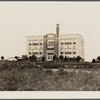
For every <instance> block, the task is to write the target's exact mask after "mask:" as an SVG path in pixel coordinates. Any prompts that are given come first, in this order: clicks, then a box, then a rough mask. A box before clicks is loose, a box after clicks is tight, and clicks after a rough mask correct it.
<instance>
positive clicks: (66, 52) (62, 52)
mask: <svg viewBox="0 0 100 100" xmlns="http://www.w3.org/2000/svg"><path fill="white" fill-rule="evenodd" d="M61 54H64V52H61ZM65 54H72V52H65ZM73 54H76V52H73Z"/></svg>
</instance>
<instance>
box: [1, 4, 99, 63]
mask: <svg viewBox="0 0 100 100" xmlns="http://www.w3.org/2000/svg"><path fill="white" fill-rule="evenodd" d="M57 23H59V24H60V34H77V33H78V34H81V35H82V36H83V37H84V39H85V59H86V60H87V61H91V60H92V59H93V58H96V57H97V56H100V2H0V56H4V57H5V58H8V57H14V56H21V55H24V54H26V36H32V35H40V34H41V35H45V34H48V33H55V32H56V24H57Z"/></svg>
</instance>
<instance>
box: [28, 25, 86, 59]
mask: <svg viewBox="0 0 100 100" xmlns="http://www.w3.org/2000/svg"><path fill="white" fill-rule="evenodd" d="M26 53H27V56H28V57H29V56H32V55H33V54H34V55H36V56H37V58H41V57H42V56H45V58H46V60H48V61H51V60H52V59H53V55H56V56H57V57H59V56H60V55H63V56H64V57H65V56H66V57H69V58H76V57H77V56H80V57H81V58H83V59H84V39H83V37H82V36H81V35H80V34H62V35H59V24H57V27H56V34H54V33H49V34H46V35H44V36H27V40H26Z"/></svg>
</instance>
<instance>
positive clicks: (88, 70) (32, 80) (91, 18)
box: [0, 1, 100, 91]
mask: <svg viewBox="0 0 100 100" xmlns="http://www.w3.org/2000/svg"><path fill="white" fill-rule="evenodd" d="M0 91H100V2H64V1H63V2H50V1H49V2H47V1H44V2H42V1H40V2H36V1H31V2H28V1H27V2H26V1H24V2H23V1H21V2H20V1H14V2H12V1H9V2H7V1H5V2H3V1H2V2H0Z"/></svg>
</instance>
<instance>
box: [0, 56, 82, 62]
mask: <svg viewBox="0 0 100 100" xmlns="http://www.w3.org/2000/svg"><path fill="white" fill-rule="evenodd" d="M14 58H15V59H16V60H17V61H20V60H24V61H27V60H30V61H34V62H36V61H37V56H36V55H34V54H33V55H32V56H29V57H28V56H27V55H22V58H21V59H20V58H19V57H18V56H15V57H14ZM81 59H82V58H81V57H80V56H77V57H76V58H73V59H72V58H68V57H66V56H65V57H64V56H63V55H60V56H59V58H58V57H57V56H56V55H54V56H53V59H52V61H65V62H68V61H77V62H79V61H80V60H81ZM1 60H4V56H1ZM45 60H46V58H45V57H44V56H42V57H41V61H43V62H44V61H45Z"/></svg>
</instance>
